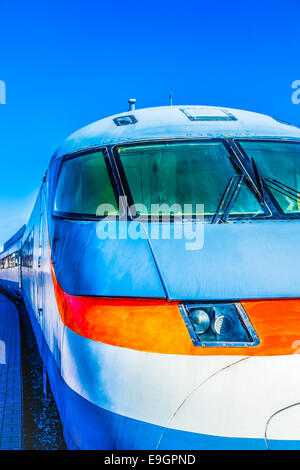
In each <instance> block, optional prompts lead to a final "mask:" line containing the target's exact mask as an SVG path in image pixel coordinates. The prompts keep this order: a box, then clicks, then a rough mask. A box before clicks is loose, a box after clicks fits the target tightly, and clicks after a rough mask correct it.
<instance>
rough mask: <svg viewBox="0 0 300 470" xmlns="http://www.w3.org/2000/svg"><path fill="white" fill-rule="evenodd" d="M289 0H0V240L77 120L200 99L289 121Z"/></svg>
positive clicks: (295, 118) (299, 20) (292, 48)
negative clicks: (1, 96) (0, 87)
mask: <svg viewBox="0 0 300 470" xmlns="http://www.w3.org/2000/svg"><path fill="white" fill-rule="evenodd" d="M299 57H300V2H299V0H285V1H283V0H272V1H270V0H251V1H249V0H248V1H247V0H244V1H241V0H240V1H230V0H227V1H225V0H222V1H221V0H218V1H209V0H206V1H203V0H184V1H182V0H180V1H179V0H173V1H169V0H159V1H157V0H149V1H142V0H138V1H137V0H126V1H121V0H114V1H110V2H109V1H108V0H106V1H102V0H43V1H42V0H26V1H24V0H0V80H2V81H4V82H5V83H6V92H7V94H6V104H5V105H3V104H0V162H1V165H0V174H1V180H0V181H1V182H0V245H1V243H3V241H5V240H6V239H7V238H8V237H9V236H10V235H12V234H13V233H14V231H15V230H17V229H18V228H19V226H20V225H22V224H23V223H24V222H26V219H27V217H28V215H29V213H30V208H31V207H32V205H33V201H34V197H35V194H36V191H37V189H38V187H39V185H40V183H41V180H42V176H43V174H44V171H45V169H46V168H47V165H48V162H49V160H50V157H51V155H52V153H53V152H54V150H55V149H56V147H57V146H58V145H59V143H60V142H61V141H62V140H63V139H64V138H65V137H67V136H68V135H69V134H70V133H72V132H73V131H75V130H76V129H78V128H80V127H82V126H84V125H86V124H88V123H90V122H93V121H96V120H98V119H101V118H102V117H105V116H107V115H110V114H114V113H117V112H122V111H125V110H126V109H127V100H128V98H129V97H135V98H136V99H137V106H138V107H147V106H159V105H164V104H168V93H169V88H170V86H171V88H172V91H173V98H174V104H204V105H218V106H228V107H233V108H234V107H236V108H242V109H247V110H252V111H257V112H262V113H266V114H270V115H272V116H274V117H280V118H282V119H284V120H287V121H289V122H291V123H293V124H296V125H299V126H300V104H299V105H295V104H293V103H292V100H291V96H292V92H293V90H292V88H291V85H292V82H294V81H295V80H300V60H299Z"/></svg>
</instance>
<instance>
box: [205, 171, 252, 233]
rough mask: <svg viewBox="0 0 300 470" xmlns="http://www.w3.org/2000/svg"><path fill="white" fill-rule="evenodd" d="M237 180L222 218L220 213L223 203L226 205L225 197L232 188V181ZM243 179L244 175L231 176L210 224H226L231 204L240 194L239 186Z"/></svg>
mask: <svg viewBox="0 0 300 470" xmlns="http://www.w3.org/2000/svg"><path fill="white" fill-rule="evenodd" d="M236 178H238V180H237V183H236V185H235V188H234V191H233V193H232V195H231V198H230V199H229V201H228V203H227V206H226V208H225V210H224V212H223V214H222V216H221V217H220V212H221V210H222V209H223V207H224V205H225V203H226V199H227V195H228V194H229V191H230V189H231V188H232V186H233V183H234V180H235V179H236ZM244 178H245V175H240V176H239V175H236V176H233V177H232V178H230V180H229V183H228V185H227V187H226V189H225V191H224V194H223V196H222V198H221V200H220V202H219V205H218V208H217V210H216V213H215V215H214V217H213V219H212V221H211V223H212V224H215V223H217V222H223V223H224V222H226V220H227V218H228V216H229V214H230V211H231V208H232V205H233V203H234V202H235V200H236V198H237V197H238V195H239V192H240V189H241V186H242V183H243V181H244Z"/></svg>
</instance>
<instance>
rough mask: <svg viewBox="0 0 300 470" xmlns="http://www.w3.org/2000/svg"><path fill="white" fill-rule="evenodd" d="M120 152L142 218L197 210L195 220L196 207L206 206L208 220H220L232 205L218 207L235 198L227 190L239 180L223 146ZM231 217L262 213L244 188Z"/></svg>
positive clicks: (205, 143) (216, 143)
mask: <svg viewBox="0 0 300 470" xmlns="http://www.w3.org/2000/svg"><path fill="white" fill-rule="evenodd" d="M117 151H118V155H119V158H120V161H121V163H122V166H123V169H124V172H125V176H126V179H127V183H128V186H129V190H130V192H131V196H132V199H133V203H134V204H135V205H136V206H138V207H139V209H138V210H139V213H140V214H144V213H145V214H147V215H149V214H151V215H153V214H154V213H155V214H163V213H164V212H165V210H166V208H167V207H172V208H173V209H174V210H173V212H174V214H179V213H183V210H184V205H185V204H188V205H191V207H193V212H192V213H193V214H194V213H196V205H197V204H203V209H202V210H203V215H205V216H206V215H207V216H214V215H215V214H216V212H218V213H220V214H222V211H224V210H225V209H226V206H228V205H226V204H224V205H223V206H222V207H221V208H220V207H219V205H220V201H222V200H223V199H224V194H225V195H226V196H228V198H230V197H232V194H231V195H230V191H229V194H228V195H227V193H226V190H227V188H228V185H229V186H230V182H232V181H233V178H234V179H237V180H238V179H239V178H240V176H241V172H240V170H238V169H237V167H236V166H235V165H234V164H233V162H232V160H231V158H230V154H229V151H228V150H227V148H226V146H225V145H224V144H223V142H221V141H197V142H183V143H182V142H181V143H174V142H173V143H170V142H169V143H153V144H152V143H151V144H145V145H132V146H124V147H119V148H118V149H117ZM231 186H232V187H233V188H234V185H231ZM236 194H237V193H236ZM141 205H142V206H141ZM158 206H160V209H159V210H157V207H158ZM230 213H231V216H241V215H245V214H247V215H250V216H254V215H257V214H262V213H263V210H262V208H261V206H260V203H259V202H258V200H257V199H256V197H255V196H254V194H253V193H252V191H251V190H250V189H249V187H248V186H247V184H246V183H245V182H243V184H242V185H241V188H240V189H239V191H238V195H237V196H236V198H234V202H233V203H232V206H231V207H230Z"/></svg>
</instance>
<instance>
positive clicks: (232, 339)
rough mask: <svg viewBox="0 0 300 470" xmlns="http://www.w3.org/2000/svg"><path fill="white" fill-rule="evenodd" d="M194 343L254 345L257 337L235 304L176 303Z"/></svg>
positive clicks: (241, 310)
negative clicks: (179, 304)
mask: <svg viewBox="0 0 300 470" xmlns="http://www.w3.org/2000/svg"><path fill="white" fill-rule="evenodd" d="M180 310H181V313H182V315H183V318H184V321H185V323H186V326H187V328H188V330H189V333H190V336H191V338H192V341H193V343H194V345H195V346H214V347H216V346H222V347H224V346H228V347H249V346H257V345H258V344H259V338H258V336H257V334H256V331H255V330H254V328H253V326H252V324H251V323H250V321H249V318H248V317H247V315H246V312H245V311H244V309H243V307H242V306H241V304H239V303H217V304H189V305H186V304H183V305H181V306H180Z"/></svg>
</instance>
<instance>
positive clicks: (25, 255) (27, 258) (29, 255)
mask: <svg viewBox="0 0 300 470" xmlns="http://www.w3.org/2000/svg"><path fill="white" fill-rule="evenodd" d="M22 266H26V267H27V268H32V266H33V230H32V231H31V232H30V234H29V235H28V237H27V238H26V240H25V242H24V245H23V248H22Z"/></svg>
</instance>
